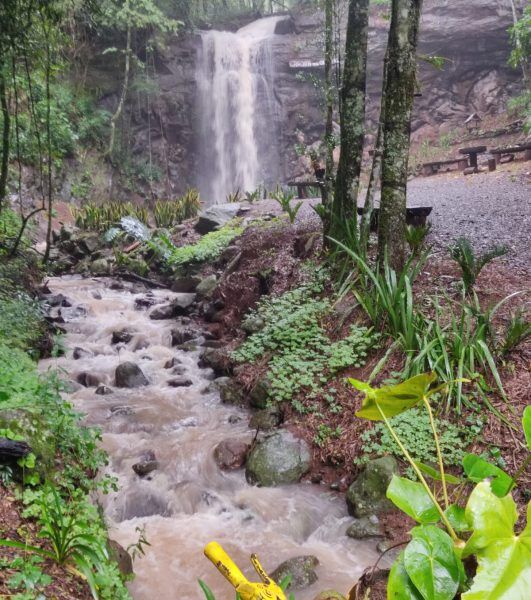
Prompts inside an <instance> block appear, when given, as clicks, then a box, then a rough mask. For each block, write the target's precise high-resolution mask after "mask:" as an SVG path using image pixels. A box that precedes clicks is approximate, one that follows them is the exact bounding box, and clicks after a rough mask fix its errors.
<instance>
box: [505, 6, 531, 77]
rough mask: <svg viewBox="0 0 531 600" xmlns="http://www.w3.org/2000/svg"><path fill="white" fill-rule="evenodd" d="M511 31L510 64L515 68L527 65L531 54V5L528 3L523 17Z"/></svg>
mask: <svg viewBox="0 0 531 600" xmlns="http://www.w3.org/2000/svg"><path fill="white" fill-rule="evenodd" d="M509 32H510V34H511V41H512V42H513V50H512V52H511V55H510V57H509V64H510V65H511V67H513V68H515V69H516V68H518V67H520V66H524V68H525V65H527V63H528V61H529V57H530V56H531V6H530V5H529V4H528V5H527V6H526V7H525V9H524V13H523V15H522V17H521V19H519V20H518V22H517V23H516V24H515V25H513V26H512V27H511V28H510V29H509Z"/></svg>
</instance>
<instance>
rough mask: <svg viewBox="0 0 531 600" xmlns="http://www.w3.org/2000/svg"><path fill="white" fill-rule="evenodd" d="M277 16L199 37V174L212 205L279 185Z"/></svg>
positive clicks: (203, 34) (204, 194)
mask: <svg viewBox="0 0 531 600" xmlns="http://www.w3.org/2000/svg"><path fill="white" fill-rule="evenodd" d="M279 18H280V17H269V18H265V19H260V20H258V21H255V22H253V23H251V24H250V25H247V26H246V27H243V28H241V29H240V30H238V31H237V32H236V33H232V32H228V31H208V32H203V33H202V34H201V40H202V47H201V52H200V57H199V60H198V69H197V86H198V91H199V136H200V139H199V154H200V167H199V169H198V174H199V181H200V184H199V186H200V189H201V192H202V196H203V197H204V198H205V199H206V200H207V202H209V203H212V204H219V203H220V202H224V201H225V198H226V196H227V194H230V193H234V192H236V191H237V190H240V192H244V191H254V190H255V189H256V188H257V186H258V185H259V184H260V183H262V182H268V183H269V182H274V181H276V176H277V172H278V162H279V161H278V151H277V148H278V143H277V142H278V135H279V133H278V132H279V119H278V110H277V102H276V100H275V96H274V93H273V90H274V83H275V82H274V69H273V60H272V51H271V39H272V36H273V35H274V31H275V26H276V23H277V22H278V20H279Z"/></svg>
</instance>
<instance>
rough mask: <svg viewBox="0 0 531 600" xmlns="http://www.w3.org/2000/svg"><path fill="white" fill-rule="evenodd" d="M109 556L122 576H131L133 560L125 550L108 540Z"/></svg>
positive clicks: (113, 541)
mask: <svg viewBox="0 0 531 600" xmlns="http://www.w3.org/2000/svg"><path fill="white" fill-rule="evenodd" d="M108 546H109V554H110V557H111V558H112V560H114V562H115V563H116V564H117V565H118V569H119V571H120V573H121V574H122V575H125V576H127V575H132V574H133V559H132V558H131V555H130V554H129V552H127V550H126V549H125V548H124V547H123V546H122V545H121V544H119V543H118V542H116V541H115V540H111V539H109V542H108Z"/></svg>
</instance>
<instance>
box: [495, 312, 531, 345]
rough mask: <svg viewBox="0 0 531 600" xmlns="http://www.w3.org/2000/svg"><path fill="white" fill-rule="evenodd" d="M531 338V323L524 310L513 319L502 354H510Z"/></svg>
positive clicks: (506, 333) (504, 341)
mask: <svg viewBox="0 0 531 600" xmlns="http://www.w3.org/2000/svg"><path fill="white" fill-rule="evenodd" d="M530 336H531V322H529V321H528V320H527V319H526V318H525V316H524V313H523V311H522V310H519V311H518V312H517V313H516V314H514V315H513V316H512V317H511V320H510V321H509V324H508V325H507V329H506V330H505V336H504V339H503V342H502V346H501V352H502V354H508V353H509V352H511V350H513V349H514V348H516V346H518V345H519V344H521V343H522V342H524V341H525V340H527V339H529V337H530Z"/></svg>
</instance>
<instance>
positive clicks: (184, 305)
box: [171, 294, 196, 317]
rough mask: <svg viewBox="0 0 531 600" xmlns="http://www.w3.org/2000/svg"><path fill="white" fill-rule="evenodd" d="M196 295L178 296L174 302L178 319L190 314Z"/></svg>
mask: <svg viewBox="0 0 531 600" xmlns="http://www.w3.org/2000/svg"><path fill="white" fill-rule="evenodd" d="M195 299H196V294H177V295H176V296H175V298H174V299H173V300H172V303H171V305H172V306H173V314H174V315H175V316H176V317H179V316H181V315H185V314H187V313H188V312H189V310H190V308H191V306H192V304H193V303H194V302H195Z"/></svg>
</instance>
